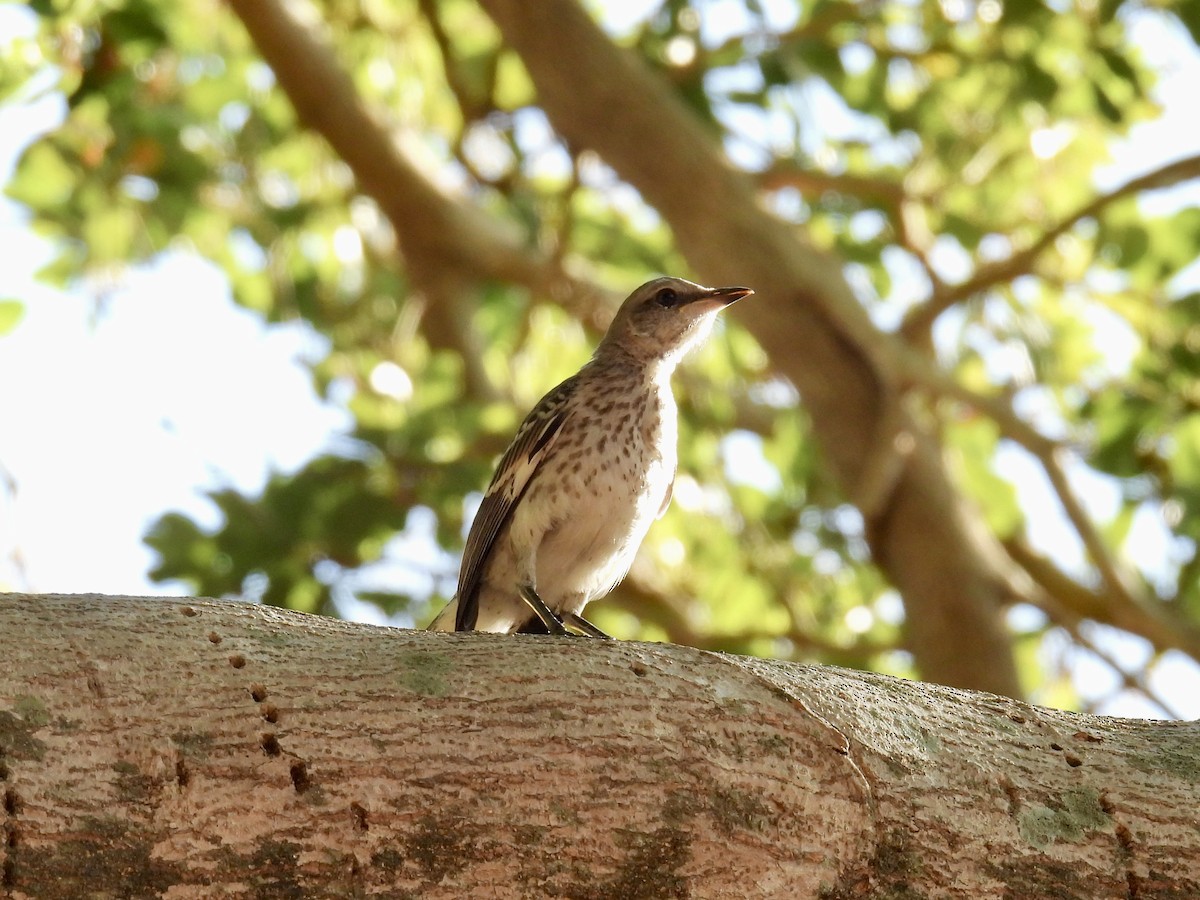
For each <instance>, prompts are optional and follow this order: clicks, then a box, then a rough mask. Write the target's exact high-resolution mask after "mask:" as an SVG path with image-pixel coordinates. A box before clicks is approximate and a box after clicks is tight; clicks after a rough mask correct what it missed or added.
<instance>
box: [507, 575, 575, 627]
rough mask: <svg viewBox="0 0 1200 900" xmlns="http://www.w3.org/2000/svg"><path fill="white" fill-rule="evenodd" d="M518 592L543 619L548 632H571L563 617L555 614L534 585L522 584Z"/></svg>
mask: <svg viewBox="0 0 1200 900" xmlns="http://www.w3.org/2000/svg"><path fill="white" fill-rule="evenodd" d="M518 593H520V595H521V599H522V600H524V601H525V602H526V603H528V604H529V608H530V609H532V610H533V611H534V613H536V614H537V617H538V618H539V619H541V620H542V624H543V625H545V626H546V633H547V634H556V635H563V634H570V633H571V632H569V631H567V629H566V626H564V625H563V621H562V619H560V618H559V617H558V616H556V615H555V614H554V610H552V609H551V608H550V607H549V606H547V605H546V601H545V600H543V599H542V598H541V597H539V596H538V593H537V591H535V590H534V589H533V585H529V584H523V585H521V586H520V588H518Z"/></svg>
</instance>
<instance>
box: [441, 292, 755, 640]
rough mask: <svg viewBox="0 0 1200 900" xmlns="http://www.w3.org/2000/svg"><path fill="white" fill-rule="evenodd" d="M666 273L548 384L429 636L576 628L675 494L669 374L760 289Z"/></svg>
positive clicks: (500, 467) (474, 528)
mask: <svg viewBox="0 0 1200 900" xmlns="http://www.w3.org/2000/svg"><path fill="white" fill-rule="evenodd" d="M753 293H754V291H753V290H751V289H750V288H746V287H719V288H710V287H704V286H703V285H699V284H695V283H694V282H691V281H687V280H685V279H682V278H674V277H669V276H664V277H660V278H655V279H653V280H652V281H648V282H646V283H645V284H643V285H641V286H640V287H638V288H637V289H636V290H634V291H633V293H631V294H630V295H629V297H628V298H627V299H626V300H625V301H624V302H623V303H622V304H621V306H620V308H619V309H618V310H617V314H616V316H615V317H614V318H613V321H612V324H611V325H610V326H609V328H608V331H607V332H606V333H605V335H604V337H603V338H602V339H601V340H600V343H599V344H598V345H597V347H596V350H595V352H594V353H593V354H592V357H591V359H590V360H588V362H587V363H586V364H584V366H583V368H581V369H580V370H579V371H578V372H577V373H576V374H574V375H572V376H571V377H570V378H568V379H567V380H566V381H564V382H562V383H561V384H559V385H558V386H557V387H555V388H554V389H552V390H551V391H550V392H549V393H547V394H546V395H545V396H544V397H542V399H541V400H540V401H539V402H538V403H537V405H536V406H534V408H533V409H532V410H531V411H530V413H529V415H528V416H526V417H525V420H524V421H523V422H522V423H521V426H520V428H519V429H518V430H517V434H516V437H515V438H514V439H513V442H512V444H511V445H510V446H509V447H508V449H507V450H506V451H505V453H504V455H503V456H502V457H501V458H500V462H499V463H498V464H497V466H496V471H495V474H494V475H493V477H492V480H491V483H490V484H489V485H488V488H487V491H486V492H485V493H484V496H483V501H482V502H481V503H480V506H479V511H478V512H477V513H476V516H475V520H474V522H473V523H472V525H471V529H470V531H469V532H468V533H467V542H466V546H465V549H464V551H463V558H462V564H461V566H460V569H459V575H458V589H457V591H456V592H455V596H454V598H453V599H452V600H451V601H450V603H449V604H447V606H446V607H445V608H444V609H443V610H442V611H441V612H440V613H439V614H438V615H437V617H436V618H435V619H434V620H433V622H432V623H431V624H430V625H429V630H431V631H487V632H497V633H502V634H514V633H524V634H552V635H565V634H572V633H575V634H581V635H586V636H590V637H596V638H608V637H609V635H607V634H605V633H604V632H603V631H601V630H600V629H599V628H597V627H596V626H595V625H593V624H592V623H591V622H589V621H588V620H587V619H585V618H584V617H583V609H584V607H586V606H587V604H588V603H590V602H591V601H593V600H595V599H597V598H599V597H603V596H604V595H606V594H608V593H609V592H610V591H611V590H612V589H613V588H614V587H616V586H617V584H619V583H620V581H621V580H622V579H623V578H624V577H625V575H626V574H627V573H628V571H629V567H630V566H631V565H632V563H633V559H634V556H635V555H636V554H637V551H638V548H639V547H640V546H641V543H642V540H643V538H645V536H646V533H647V532H648V531H649V529H650V526H651V524H653V522H654V520H655V519H657V518H659V517H661V516H662V514H663V513H664V512H666V509H667V506H668V505H669V504H670V502H671V494H672V489H673V487H674V482H675V471H676V458H677V457H676V442H677V437H676V435H677V417H678V414H677V409H676V405H675V397H674V395H673V393H672V391H671V375H672V373H673V372H674V371H675V368H676V366H677V365H678V364H679V361H680V360H681V359H682V358H683V356H684V355H685V354H686V353H687V352H688V351H689V350H690V349H692V348H693V347H695V346H697V345H698V344H700V343H701V342H702V341H703V340H704V339H705V337H707V335H708V333H709V331H711V329H712V325H713V322H714V320H715V319H716V317H717V314H718V313H719V312H720V311H721V310H722V309H724V308H725V307H727V306H729V305H730V304H732V303H734V302H736V301H738V300H740V299H742V298H743V297H746V296H748V295H750V294H753Z"/></svg>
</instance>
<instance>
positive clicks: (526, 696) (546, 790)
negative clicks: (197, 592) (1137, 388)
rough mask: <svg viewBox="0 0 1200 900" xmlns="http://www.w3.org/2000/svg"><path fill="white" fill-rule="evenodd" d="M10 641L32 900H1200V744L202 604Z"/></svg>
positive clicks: (2, 850) (1097, 721)
mask: <svg viewBox="0 0 1200 900" xmlns="http://www.w3.org/2000/svg"><path fill="white" fill-rule="evenodd" d="M0 635H3V647H4V655H5V660H6V666H5V670H4V673H3V675H0V795H2V796H3V804H2V807H0V834H2V837H3V840H2V841H0V854H2V856H0V858H2V860H3V862H2V865H0V895H2V896H4V897H11V898H25V897H79V896H83V895H84V894H87V895H89V896H97V897H103V896H125V897H128V896H134V897H150V896H159V895H169V896H171V897H213V896H232V897H240V896H247V897H249V896H253V897H283V896H289V897H290V896H303V897H344V896H369V895H377V896H393V897H403V896H422V897H466V896H480V897H482V896H487V897H540V896H546V897H577V898H590V897H595V898H626V897H628V898H633V897H737V898H742V897H787V898H805V897H813V898H816V897H821V898H826V900H829V898H849V897H892V898H896V897H906V898H916V897H981V898H987V897H997V898H1000V897H1020V898H1036V897H1059V898H1062V897H1078V898H1089V900H1092V898H1109V897H1111V898H1121V900H1127V898H1134V897H1136V898H1140V900H1144V898H1149V897H1177V898H1184V897H1197V896H1200V814H1198V809H1200V760H1198V759H1197V753H1196V746H1197V738H1200V728H1198V727H1197V724H1196V723H1191V722H1188V723H1183V722H1139V721H1128V720H1117V719H1102V718H1095V717H1087V716H1080V715H1072V714H1068V713H1062V712H1055V711H1052V710H1047V709H1040V708H1036V707H1032V706H1028V705H1025V704H1021V703H1018V702H1015V701H1012V700H1009V699H1005V698H1001V697H998V696H994V695H987V694H976V693H969V692H964V691H959V690H954V689H951V688H944V687H935V686H929V685H921V684H915V683H910V682H904V681H898V680H895V679H891V678H887V677H884V676H879V675H869V674H864V673H861V672H851V671H846V670H837V669H829V668H820V667H803V666H796V665H789V664H780V663H773V662H769V661H763V660H756V659H749V658H741V657H731V656H723V655H718V654H712V653H706V652H701V651H696V650H691V649H688V648H684V647H675V646H667V645H651V644H634V643H622V642H600V641H591V640H586V639H569V638H564V639H551V638H542V637H532V636H528V637H526V636H512V637H508V636H493V635H475V634H466V635H458V634H449V635H446V634H429V633H425V632H409V631H400V630H393V629H383V628H373V627H369V626H362V625H352V624H347V623H344V622H338V621H332V620H328V619H322V618H317V617H310V616H303V615H300V614H297V613H290V612H282V611H279V610H275V609H268V608H262V607H255V606H249V605H242V604H236V603H228V602H216V601H203V600H190V599H188V600H179V599H162V600H151V599H130V598H104V597H97V596H78V597H63V596H27V595H15V594H14V595H2V596H0Z"/></svg>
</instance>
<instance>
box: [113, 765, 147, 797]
mask: <svg viewBox="0 0 1200 900" xmlns="http://www.w3.org/2000/svg"><path fill="white" fill-rule="evenodd" d="M113 771H115V772H116V773H117V781H116V785H115V787H116V791H117V798H118V799H119V800H121V802H123V803H128V804H139V803H145V802H146V801H147V800H149V799H150V798H151V797H152V795H153V793H154V787H155V784H154V779H153V778H151V777H150V776H149V775H146V774H145V773H143V772H140V771H138V767H137V766H135V765H134V764H133V763H131V762H129V761H128V760H118V761H117V762H115V763H114V764H113Z"/></svg>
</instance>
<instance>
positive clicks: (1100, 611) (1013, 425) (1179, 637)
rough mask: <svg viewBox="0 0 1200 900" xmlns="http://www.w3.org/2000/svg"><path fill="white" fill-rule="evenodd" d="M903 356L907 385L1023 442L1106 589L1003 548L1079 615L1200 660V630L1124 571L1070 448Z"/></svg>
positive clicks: (1001, 404) (1008, 545)
mask: <svg viewBox="0 0 1200 900" xmlns="http://www.w3.org/2000/svg"><path fill="white" fill-rule="evenodd" d="M900 360H901V362H900V365H901V366H902V371H903V372H904V375H905V381H906V384H907V385H909V386H912V387H915V388H917V389H920V390H925V391H929V392H930V393H932V394H934V395H937V396H943V397H948V398H950V399H953V400H956V401H959V402H961V403H964V404H966V405H968V406H970V407H972V408H973V409H975V410H976V411H977V412H979V413H981V414H983V415H986V416H987V417H988V418H990V419H992V421H994V422H995V423H996V424H997V425H998V426H999V428H1000V433H1001V434H1003V435H1004V436H1005V437H1007V438H1009V439H1010V440H1012V441H1014V442H1016V443H1018V444H1020V445H1021V446H1022V447H1024V448H1025V449H1026V450H1028V451H1029V453H1031V454H1032V455H1033V456H1034V458H1035V459H1037V461H1038V462H1039V463H1040V464H1041V466H1042V468H1043V470H1044V471H1045V472H1046V476H1047V478H1048V479H1049V480H1050V484H1051V485H1052V486H1053V488H1054V492H1055V495H1056V496H1057V497H1058V500H1059V502H1060V503H1061V504H1062V507H1063V510H1064V511H1065V512H1066V514H1067V518H1068V519H1069V520H1070V522H1071V524H1072V526H1074V528H1075V530H1076V532H1077V533H1078V534H1079V537H1080V540H1081V541H1082V542H1083V545H1084V547H1085V548H1086V549H1087V552H1088V555H1089V556H1090V557H1091V559H1092V562H1093V563H1094V564H1095V566H1096V569H1097V571H1099V573H1100V576H1101V578H1102V579H1103V581H1104V585H1105V587H1106V588H1107V593H1104V594H1102V593H1094V592H1091V591H1088V590H1087V589H1086V588H1084V587H1083V586H1082V585H1080V584H1079V583H1078V582H1076V581H1075V580H1074V579H1072V578H1071V577H1069V576H1067V575H1065V574H1063V573H1062V572H1060V571H1058V570H1057V569H1056V568H1054V566H1053V564H1052V563H1050V562H1049V561H1048V560H1042V559H1041V558H1040V557H1035V556H1034V555H1033V553H1032V551H1028V550H1023V549H1022V547H1023V545H1018V544H1016V543H1015V542H1013V541H1011V540H1010V541H1005V542H1004V548H1005V550H1007V551H1008V554H1009V556H1010V557H1012V558H1013V560H1014V561H1016V562H1017V563H1018V564H1019V565H1020V566H1021V568H1023V569H1025V571H1026V572H1028V573H1029V574H1030V576H1031V577H1033V579H1034V580H1035V581H1036V582H1037V583H1038V584H1040V585H1041V586H1042V587H1043V588H1044V589H1045V590H1047V591H1048V592H1049V593H1050V594H1052V595H1053V596H1055V597H1056V598H1058V599H1059V600H1060V601H1062V602H1063V603H1065V604H1066V605H1067V606H1069V607H1071V608H1072V609H1074V610H1075V611H1076V612H1078V613H1079V614H1080V615H1083V616H1085V617H1086V618H1090V619H1094V620H1096V621H1098V622H1103V623H1105V624H1109V625H1113V626H1115V627H1117V628H1122V629H1124V630H1126V631H1129V632H1131V633H1133V634H1137V635H1141V636H1142V637H1145V638H1146V639H1147V640H1149V641H1151V642H1152V643H1153V644H1154V645H1155V646H1156V647H1158V648H1160V649H1166V648H1171V647H1174V648H1176V649H1179V650H1182V651H1184V652H1185V653H1188V654H1190V655H1191V656H1192V657H1193V658H1195V659H1200V630H1197V629H1195V628H1193V627H1192V626H1189V625H1188V624H1187V623H1185V622H1183V621H1182V620H1180V619H1179V618H1178V617H1177V616H1173V615H1170V614H1169V611H1168V610H1167V609H1166V608H1165V607H1163V605H1162V604H1161V603H1156V602H1155V601H1154V600H1152V599H1150V598H1147V597H1145V596H1143V595H1142V594H1141V592H1139V591H1137V590H1136V589H1135V588H1134V587H1133V586H1132V585H1133V581H1134V579H1133V577H1132V576H1131V575H1130V574H1127V573H1126V572H1124V571H1123V567H1122V566H1121V564H1120V562H1119V561H1118V560H1117V559H1116V558H1115V556H1114V554H1113V552H1112V550H1110V548H1109V547H1108V545H1107V544H1106V543H1105V542H1104V538H1103V537H1102V536H1101V535H1100V532H1099V531H1098V530H1097V528H1096V526H1095V524H1094V523H1093V522H1092V520H1091V518H1090V517H1089V516H1088V515H1087V512H1086V510H1084V508H1083V505H1082V504H1081V503H1080V501H1079V498H1078V497H1077V496H1076V494H1075V491H1074V490H1073V489H1072V488H1071V484H1070V482H1069V481H1068V479H1067V475H1066V471H1065V470H1064V468H1063V464H1062V455H1063V454H1064V453H1066V452H1068V450H1067V448H1066V447H1064V446H1063V445H1062V444H1060V443H1058V442H1056V441H1053V440H1051V439H1050V438H1047V437H1046V436H1045V435H1043V434H1042V433H1041V432H1039V431H1038V430H1037V429H1036V428H1034V427H1033V426H1031V425H1029V424H1028V423H1027V422H1025V420H1024V419H1022V418H1021V417H1020V416H1018V415H1017V414H1016V412H1015V411H1014V410H1013V408H1012V406H1011V405H1010V404H1009V403H1008V402H1006V401H1005V400H1003V399H1001V398H999V397H988V396H986V395H983V394H978V393H976V392H974V391H972V390H970V389H969V388H966V387H964V386H963V385H961V384H959V383H958V382H957V381H956V380H955V379H954V378H953V377H952V376H951V375H949V374H947V373H945V372H943V371H942V370H941V369H938V368H937V367H936V366H934V365H932V364H931V363H929V362H928V361H927V360H926V359H925V358H924V357H923V356H921V355H919V354H917V353H915V352H911V351H910V352H905V353H902V354H901V355H900Z"/></svg>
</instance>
